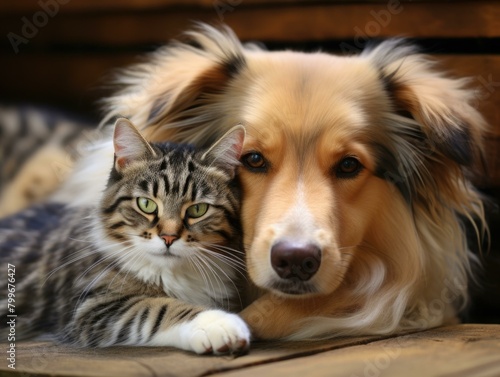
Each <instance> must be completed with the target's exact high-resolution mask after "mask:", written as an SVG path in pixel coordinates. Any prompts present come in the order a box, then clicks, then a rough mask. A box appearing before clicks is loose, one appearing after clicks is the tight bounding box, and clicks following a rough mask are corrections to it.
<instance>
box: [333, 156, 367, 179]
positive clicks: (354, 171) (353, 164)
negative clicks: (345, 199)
mask: <svg viewBox="0 0 500 377" xmlns="http://www.w3.org/2000/svg"><path fill="white" fill-rule="evenodd" d="M362 169H363V165H361V162H359V161H358V159H357V158H355V157H345V158H343V159H342V160H341V161H340V162H339V164H338V165H337V169H336V175H337V177H338V178H354V177H355V176H356V175H358V173H359V172H360V171H361V170H362Z"/></svg>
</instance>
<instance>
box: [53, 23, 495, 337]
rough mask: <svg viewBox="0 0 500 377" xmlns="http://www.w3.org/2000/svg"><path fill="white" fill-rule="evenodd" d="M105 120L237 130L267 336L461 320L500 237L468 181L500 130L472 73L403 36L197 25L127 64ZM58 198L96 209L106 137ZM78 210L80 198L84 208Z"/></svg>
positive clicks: (175, 129)
mask: <svg viewBox="0 0 500 377" xmlns="http://www.w3.org/2000/svg"><path fill="white" fill-rule="evenodd" d="M117 84H118V85H119V88H118V89H117V92H116V94H115V95H113V96H111V97H110V98H108V99H106V100H105V105H106V108H107V115H106V117H105V119H104V120H103V124H107V123H109V121H110V120H112V119H113V118H115V117H117V116H126V117H128V118H129V119H131V121H132V122H133V123H134V124H136V125H140V126H141V127H142V128H143V132H144V133H145V135H146V136H147V138H149V139H150V140H153V141H159V140H174V141H178V142H191V143H194V144H196V145H199V146H206V145H209V144H210V143H212V142H213V141H214V140H215V139H216V138H218V137H219V136H220V135H221V134H223V133H224V132H225V131H226V130H228V129H229V128H231V127H233V126H234V125H236V124H243V125H244V126H245V128H246V133H247V138H246V140H245V144H244V147H243V153H242V156H241V167H240V168H239V173H238V176H239V180H240V183H241V187H242V190H243V203H242V214H241V219H242V224H243V232H244V244H245V249H246V253H247V256H246V263H247V269H248V276H249V280H250V282H251V285H252V289H250V290H249V293H248V297H249V304H248V306H247V307H246V308H245V309H244V310H243V311H242V312H241V316H242V317H243V318H244V319H245V320H246V321H247V323H248V324H249V325H250V327H251V329H252V331H253V336H254V337H255V338H260V339H277V338H286V339H309V338H313V339H318V338H322V337H327V336H345V335H369V334H389V333H395V332H400V331H405V330H415V329H426V328H431V327H435V326H440V325H443V324H446V323H453V322H454V321H456V318H457V314H458V313H459V312H460V310H462V309H463V308H464V306H465V305H466V304H467V299H468V293H467V290H468V285H469V281H470V277H469V276H470V275H471V273H472V270H473V267H474V265H475V259H474V257H473V256H472V254H471V253H470V251H469V246H468V241H467V238H466V234H465V230H464V226H465V225H466V224H467V223H470V224H472V225H473V226H474V227H475V229H476V231H477V237H478V240H479V242H480V241H481V240H482V238H483V237H484V236H485V232H486V231H487V228H486V224H485V220H484V212H483V201H482V198H481V195H480V194H479V193H478V192H477V191H476V190H475V189H474V188H473V187H472V185H471V183H470V182H469V178H470V172H471V171H473V170H474V169H475V168H476V167H477V166H478V163H480V161H481V159H482V155H481V150H482V138H483V135H484V132H485V130H486V129H487V124H486V122H485V120H484V119H483V117H482V116H481V114H480V113H478V111H477V110H476V109H475V108H474V106H473V100H474V92H473V91H472V90H471V89H468V87H467V85H468V81H467V80H465V79H456V78H450V77H448V76H447V75H445V74H444V73H442V72H440V71H439V70H438V69H437V68H436V65H435V63H434V62H432V61H431V60H430V59H429V58H428V57H426V56H425V55H422V54H420V53H419V52H418V51H417V50H416V48H415V47H413V46H411V45H408V44H407V43H406V42H405V41H404V40H401V39H391V40H387V41H385V42H382V43H381V44H379V45H377V46H373V47H370V48H367V49H366V50H365V51H363V52H362V53H361V54H359V55H355V56H336V55H331V54H328V53H323V52H315V53H303V52H294V51H266V50H264V49H263V48H262V47H260V46H258V45H255V44H248V45H243V44H242V43H241V42H240V41H239V40H238V38H237V37H236V36H235V34H234V33H233V32H232V31H231V30H230V29H229V28H227V27H220V28H215V27H212V26H207V25H198V26H197V27H196V28H194V30H192V31H189V32H187V33H186V36H185V39H183V40H179V41H175V42H172V43H170V44H169V45H167V46H165V47H163V48H160V49H159V50H157V51H156V52H154V53H152V54H151V55H150V56H149V57H148V59H147V60H146V61H145V62H143V63H140V64H138V65H136V66H133V67H131V68H129V69H126V70H124V71H122V72H120V73H119V74H118V76H117ZM95 149H96V150H95V151H94V152H93V153H92V154H90V155H89V157H87V158H86V159H84V160H83V161H82V163H81V166H80V168H79V169H78V170H77V172H76V174H75V175H74V176H73V178H71V179H70V180H69V181H68V182H67V183H66V185H65V187H64V189H63V190H62V191H61V193H60V194H59V198H63V199H66V200H68V201H69V200H70V198H71V200H72V201H73V202H75V194H74V192H75V191H76V192H85V193H86V195H84V196H82V198H81V200H80V202H87V203H88V202H95V201H96V200H97V199H96V198H98V197H99V192H100V191H101V190H102V182H105V179H103V176H104V174H106V172H107V171H108V170H109V167H108V166H104V165H105V164H103V163H102V161H108V160H109V161H112V159H110V158H109V157H106V158H104V157H103V156H104V155H105V154H110V153H112V152H110V151H111V148H110V143H109V142H108V143H104V144H103V145H99V146H98V147H96V148H95ZM75 204H78V201H76V203H75Z"/></svg>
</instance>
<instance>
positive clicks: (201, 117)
mask: <svg viewBox="0 0 500 377" xmlns="http://www.w3.org/2000/svg"><path fill="white" fill-rule="evenodd" d="M185 37H186V38H185V40H184V41H176V42H173V43H171V44H169V45H167V46H165V47H164V48H162V49H159V50H158V51H156V52H155V53H153V54H152V55H151V56H150V57H149V58H148V60H147V61H146V62H145V63H142V64H139V65H136V66H135V67H132V68H130V69H128V70H125V71H122V72H121V73H120V74H119V75H118V77H117V79H116V81H117V84H118V85H120V86H122V90H121V91H119V92H118V93H117V94H116V95H115V96H112V97H111V98H108V99H107V100H105V105H106V107H107V110H108V114H107V116H106V118H105V119H104V121H103V122H107V121H108V120H109V119H111V118H113V117H114V116H116V115H117V114H120V115H123V116H126V117H127V118H129V119H130V120H131V121H132V122H133V123H134V124H136V125H138V126H140V127H141V128H142V129H143V133H144V135H145V136H146V137H147V138H148V140H152V141H155V140H174V141H177V142H191V143H195V144H198V145H199V146H204V147H206V144H207V143H210V142H211V141H213V140H215V139H216V138H217V137H218V136H220V134H222V133H223V131H227V129H226V130H222V132H221V130H220V129H218V127H217V125H215V126H214V127H212V124H211V123H212V122H214V123H216V122H217V120H218V119H220V118H221V114H220V110H219V111H217V107H216V106H210V105H212V104H213V103H214V102H216V97H217V95H218V94H220V93H223V92H224V90H225V88H226V87H227V85H228V84H229V82H230V81H231V79H232V78H234V77H235V76H237V75H238V74H239V72H240V71H241V70H242V69H244V67H245V65H246V62H245V58H244V55H243V46H242V45H241V43H240V42H239V40H238V39H237V37H236V36H235V35H234V33H233V32H232V31H231V30H230V29H229V28H221V29H216V28H213V27H211V26H208V25H203V24H200V25H198V27H197V29H195V30H193V31H190V32H187V33H186V35H185ZM237 122H238V120H235V121H234V123H233V124H235V123H237ZM219 123H220V122H219ZM199 125H203V126H204V127H197V126H199Z"/></svg>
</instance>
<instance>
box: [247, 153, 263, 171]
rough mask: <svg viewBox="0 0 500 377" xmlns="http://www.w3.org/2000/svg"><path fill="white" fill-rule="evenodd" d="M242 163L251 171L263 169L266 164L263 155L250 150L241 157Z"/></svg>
mask: <svg viewBox="0 0 500 377" xmlns="http://www.w3.org/2000/svg"><path fill="white" fill-rule="evenodd" d="M241 162H242V163H243V165H245V166H246V167H247V168H249V169H250V170H253V171H260V172H261V171H265V170H266V169H267V164H266V160H265V158H264V156H262V155H261V154H260V153H258V152H251V153H247V154H246V155H244V156H243V157H242V159H241Z"/></svg>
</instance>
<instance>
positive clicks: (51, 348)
mask: <svg viewBox="0 0 500 377" xmlns="http://www.w3.org/2000/svg"><path fill="white" fill-rule="evenodd" d="M5 346H6V344H2V354H3V355H5V351H6V347H5ZM7 363H8V362H7V361H6V359H5V357H2V362H1V365H0V377H1V376H13V377H20V376H23V377H24V376H40V377H41V376H57V377H59V376H68V377H69V376H72V377H73V376H74V377H76V376H99V377H101V376H102V377H112V376H120V377H127V376H145V377H151V376H224V377H230V376H231V377H233V376H234V377H237V376H238V377H239V376H252V377H253V376H259V377H264V376H283V375H286V376H287V377H291V376H314V377H319V376H329V377H335V376H348V377H357V376H359V377H361V376H363V377H365V376H366V377H378V376H398V377H399V376H442V377H457V376H475V377H476V376H477V377H494V376H496V377H498V376H500V325H471V324H467V325H456V326H449V327H442V328H438V329H434V330H428V331H424V332H418V333H412V334H405V335H400V336H392V337H383V336H379V337H361V338H344V339H336V340H329V341H322V342H287V343H285V342H276V343H271V342H256V343H254V344H253V347H252V349H251V351H250V352H249V353H248V354H247V355H244V356H239V357H236V356H224V357H214V356H195V355H192V354H189V353H186V352H182V351H178V350H173V349H170V348H160V347H157V348H146V347H143V348H136V347H113V348H107V349H74V348H67V347H61V346H58V345H55V344H52V343H49V342H20V343H17V344H16V370H11V369H9V368H8V366H7Z"/></svg>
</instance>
